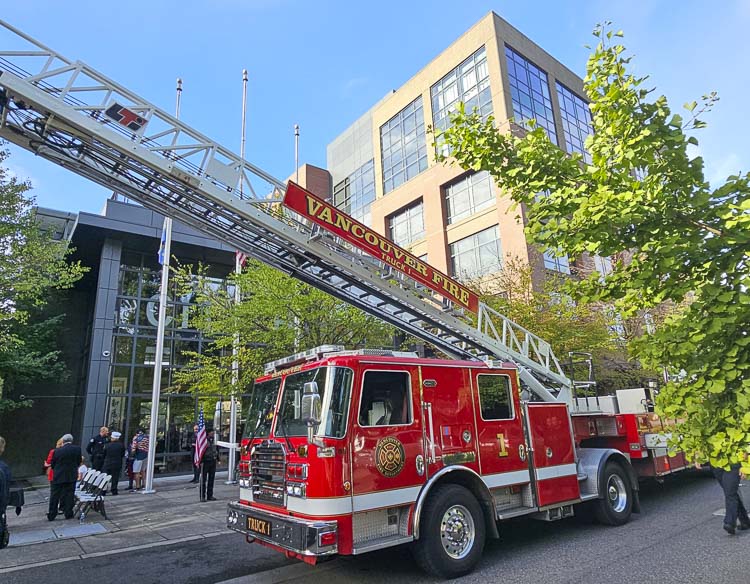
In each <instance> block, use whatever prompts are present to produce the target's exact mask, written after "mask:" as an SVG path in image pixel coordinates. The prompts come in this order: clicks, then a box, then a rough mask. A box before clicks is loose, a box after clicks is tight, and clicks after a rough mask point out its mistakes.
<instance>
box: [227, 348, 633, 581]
mask: <svg viewBox="0 0 750 584" xmlns="http://www.w3.org/2000/svg"><path fill="white" fill-rule="evenodd" d="M241 446H242V447H241V461H240V474H239V477H240V478H239V480H240V500H239V501H237V502H234V503H231V504H230V505H229V511H228V526H229V528H230V529H232V530H235V531H238V532H241V533H243V534H245V535H246V537H247V541H248V542H252V541H256V542H258V543H261V544H263V545H266V546H269V547H272V548H275V549H277V550H280V551H283V552H284V553H286V554H287V555H288V556H290V557H296V558H298V559H301V560H304V561H306V562H308V563H316V561H318V560H319V559H320V558H325V557H327V556H331V555H334V554H344V555H350V554H361V553H364V552H367V551H371V550H375V549H380V548H384V547H389V546H393V545H398V544H402V543H407V542H414V555H415V557H416V559H417V561H418V563H419V564H420V565H421V566H422V568H424V569H425V570H426V571H428V572H430V573H432V574H435V575H439V576H443V577H456V576H458V575H461V574H465V573H467V572H469V571H470V570H471V569H472V568H473V567H474V566H475V565H476V563H477V562H478V560H479V558H480V556H481V553H482V548H483V547H484V542H485V539H486V538H488V537H493V538H496V537H499V536H500V527H499V524H500V523H501V522H502V521H503V520H506V519H509V518H511V517H517V516H520V515H532V516H533V517H535V518H538V519H543V520H554V519H561V518H563V517H568V516H571V515H573V513H574V507H575V506H577V505H582V504H585V505H586V506H588V507H592V510H593V511H594V512H595V513H596V515H597V517H598V518H599V519H600V520H602V521H604V522H606V523H609V524H613V525H619V524H622V523H625V522H626V521H627V520H628V518H629V517H630V514H631V512H633V511H636V510H637V506H638V499H637V489H638V482H637V479H636V477H635V474H634V472H633V469H632V467H631V465H630V463H629V459H628V457H626V456H625V455H623V454H622V453H621V452H619V451H618V450H615V449H611V448H579V447H577V445H576V441H575V438H574V433H573V423H572V419H571V416H570V412H569V411H568V406H567V405H566V404H565V403H549V402H530V401H522V400H521V393H520V391H519V381H518V370H517V367H516V366H515V365H514V364H512V363H500V362H482V361H454V360H439V359H424V358H418V357H417V356H416V355H415V354H413V353H403V352H393V351H368V350H360V351H343V350H341V347H331V346H327V347H322V348H318V349H313V350H311V351H308V352H306V353H302V354H298V355H295V356H292V357H289V358H286V359H282V360H280V361H277V362H274V363H272V364H269V365H268V366H267V373H266V375H264V376H263V377H261V378H259V379H258V380H257V381H256V382H255V385H254V389H253V393H252V398H251V405H250V409H249V414H248V418H247V422H246V424H245V430H244V436H243V438H242V443H241Z"/></svg>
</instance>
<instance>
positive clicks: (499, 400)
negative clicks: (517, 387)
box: [477, 375, 513, 420]
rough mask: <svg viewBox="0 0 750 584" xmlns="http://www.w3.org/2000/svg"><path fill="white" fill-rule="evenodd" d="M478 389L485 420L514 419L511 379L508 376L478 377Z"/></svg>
mask: <svg viewBox="0 0 750 584" xmlns="http://www.w3.org/2000/svg"><path fill="white" fill-rule="evenodd" d="M477 387H478V388H479V404H480V408H481V411H482V419H483V420H509V419H511V418H513V400H512V398H511V393H510V378H509V377H508V376H507V375H477Z"/></svg>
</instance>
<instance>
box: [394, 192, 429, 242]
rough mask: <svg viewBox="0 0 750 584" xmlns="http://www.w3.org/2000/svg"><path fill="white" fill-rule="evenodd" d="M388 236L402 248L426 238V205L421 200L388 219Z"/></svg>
mask: <svg viewBox="0 0 750 584" xmlns="http://www.w3.org/2000/svg"><path fill="white" fill-rule="evenodd" d="M388 236H389V237H390V238H391V241H392V242H393V243H395V244H396V245H400V246H401V247H407V246H408V245H409V244H410V243H412V242H413V241H416V240H417V239H420V238H422V237H424V203H423V202H422V200H421V199H420V200H419V201H418V202H416V203H415V204H413V205H410V206H409V207H406V208H404V209H401V210H400V211H399V212H398V213H394V214H393V215H391V216H390V217H389V218H388Z"/></svg>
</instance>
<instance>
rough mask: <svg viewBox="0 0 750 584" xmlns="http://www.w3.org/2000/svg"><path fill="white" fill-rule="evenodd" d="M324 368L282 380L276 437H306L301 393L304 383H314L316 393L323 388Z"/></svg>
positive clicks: (296, 374) (301, 372)
mask: <svg viewBox="0 0 750 584" xmlns="http://www.w3.org/2000/svg"><path fill="white" fill-rule="evenodd" d="M326 371H327V369H326V368H325V367H317V368H315V369H309V370H307V371H300V372H299V373H293V374H291V375H287V376H286V379H285V380H284V394H283V396H282V397H281V418H280V419H279V426H281V427H280V428H276V435H277V436H278V435H283V434H286V435H287V436H306V435H307V425H306V424H305V423H304V422H303V421H302V393H303V389H304V386H305V383H308V382H309V381H315V382H316V383H317V384H318V391H320V390H321V389H322V388H324V387H325V379H326Z"/></svg>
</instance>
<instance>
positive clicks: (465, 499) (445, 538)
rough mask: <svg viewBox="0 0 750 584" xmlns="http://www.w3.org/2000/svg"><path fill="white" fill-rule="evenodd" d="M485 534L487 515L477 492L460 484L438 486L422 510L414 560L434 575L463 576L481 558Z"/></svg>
mask: <svg viewBox="0 0 750 584" xmlns="http://www.w3.org/2000/svg"><path fill="white" fill-rule="evenodd" d="M485 533H486V528H485V524H484V514H483V513H482V509H481V507H480V506H479V502H478V501H477V500H476V498H475V497H474V495H472V494H471V492H470V491H469V490H468V489H465V488H464V487H461V486H459V485H443V486H438V487H436V488H435V491H434V492H433V493H431V494H430V497H429V499H428V500H427V502H426V503H425V506H424V509H422V519H421V520H420V524H419V539H418V540H417V541H416V542H415V545H414V548H413V552H414V559H415V560H416V561H417V564H419V566H420V567H421V568H422V569H423V570H424V571H425V572H427V573H428V574H432V575H433V576H437V577H439V578H457V577H458V576H463V575H465V574H468V573H469V572H471V571H472V570H473V569H474V567H475V566H476V565H477V563H478V562H479V560H480V558H481V557H482V550H483V549H484V540H485Z"/></svg>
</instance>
